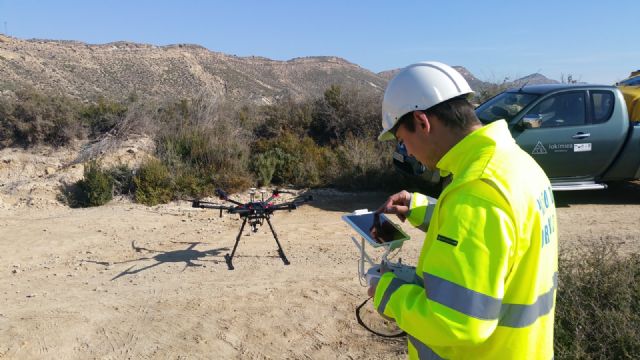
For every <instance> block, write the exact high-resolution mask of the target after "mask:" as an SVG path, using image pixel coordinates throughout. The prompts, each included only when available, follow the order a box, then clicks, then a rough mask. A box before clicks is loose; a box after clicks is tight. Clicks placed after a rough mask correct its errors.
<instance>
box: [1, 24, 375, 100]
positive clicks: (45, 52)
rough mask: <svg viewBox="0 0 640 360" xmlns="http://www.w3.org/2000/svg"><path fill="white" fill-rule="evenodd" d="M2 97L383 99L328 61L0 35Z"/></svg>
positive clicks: (353, 72) (341, 64) (366, 74)
mask: <svg viewBox="0 0 640 360" xmlns="http://www.w3.org/2000/svg"><path fill="white" fill-rule="evenodd" d="M0 74H2V76H1V77H0V89H11V88H15V87H16V86H20V85H25V84H27V85H32V86H34V87H36V88H38V89H41V90H54V91H58V92H61V93H64V94H67V95H70V96H73V97H77V98H82V99H92V98H96V97H100V96H102V97H106V98H116V99H118V98H124V97H127V96H128V95H129V94H131V93H134V92H135V93H136V94H138V95H139V96H149V97H166V96H171V97H190V96H193V95H197V94H199V93H202V92H207V93H210V94H214V95H216V96H220V97H224V98H226V99H230V100H236V101H245V100H248V101H250V102H254V103H271V102H273V101H274V100H276V99H278V98H281V97H285V96H291V97H293V98H294V99H301V98H308V97H312V96H313V97H315V96H319V95H321V94H322V93H323V92H324V91H325V90H326V89H327V88H328V87H329V86H331V85H332V84H339V85H341V86H344V87H357V88H360V89H368V90H371V91H374V92H378V93H382V92H383V91H384V87H385V85H386V83H387V81H386V80H384V79H382V78H380V77H379V76H377V75H376V74H375V73H373V72H371V71H369V70H366V69H363V68H361V67H360V66H358V65H355V64H352V63H350V62H348V61H346V60H344V59H341V58H338V57H331V56H319V57H305V58H296V59H292V60H288V61H276V60H270V59H267V58H263V57H255V56H252V57H238V56H233V55H227V54H223V53H218V52H213V51H209V50H207V49H205V48H203V47H201V46H198V45H190V44H178V45H168V46H154V45H147V44H136V43H130V42H115V43H109V44H103V45H92V44H85V43H82V42H77V41H54V40H36V39H32V40H20V39H16V38H12V37H7V36H3V35H0Z"/></svg>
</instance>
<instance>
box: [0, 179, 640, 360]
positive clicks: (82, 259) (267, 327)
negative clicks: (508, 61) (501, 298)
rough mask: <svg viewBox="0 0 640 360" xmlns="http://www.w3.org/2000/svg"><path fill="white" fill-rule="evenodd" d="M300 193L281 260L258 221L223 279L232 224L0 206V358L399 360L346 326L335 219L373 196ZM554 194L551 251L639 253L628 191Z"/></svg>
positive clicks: (358, 292)
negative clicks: (606, 246)
mask: <svg viewBox="0 0 640 360" xmlns="http://www.w3.org/2000/svg"><path fill="white" fill-rule="evenodd" d="M314 195H315V196H316V198H317V201H315V202H314V204H313V205H311V206H305V207H302V208H300V209H298V210H297V211H295V212H292V213H282V214H278V215H277V216H276V217H275V218H274V221H273V223H274V226H275V228H276V231H277V232H278V234H279V237H280V239H281V242H282V244H283V247H284V249H285V252H286V253H287V255H288V257H289V260H290V261H291V265H289V266H284V265H283V263H282V261H281V260H280V259H279V258H278V257H277V256H276V252H275V249H276V245H275V242H274V241H273V240H272V238H271V237H270V234H269V233H267V231H268V227H266V226H265V227H263V228H261V229H260V231H259V232H258V233H256V234H252V235H251V236H243V237H242V240H241V243H240V246H239V248H238V252H237V256H236V259H235V261H234V263H235V266H236V269H235V270H234V271H229V270H227V267H226V264H225V263H224V259H223V257H222V256H223V255H224V254H225V253H226V252H228V251H229V248H230V247H231V246H232V245H233V241H234V238H235V235H236V233H237V231H238V228H239V225H240V223H239V220H237V219H236V218H233V217H231V216H230V215H225V216H224V217H223V218H218V214H217V213H216V212H212V211H204V210H198V209H192V208H190V207H189V206H188V204H186V203H182V204H172V205H163V206H158V207H154V208H147V207H144V206H141V205H134V204H129V203H127V202H124V201H114V202H112V203H111V204H109V205H107V206H103V207H98V208H89V209H68V208H65V207H59V206H54V207H45V208H41V209H34V208H30V207H23V208H8V209H2V210H0V234H1V237H0V264H2V265H1V271H0V296H2V298H3V301H2V303H3V304H4V306H2V308H1V310H0V358H11V359H13V358H20V359H29V358H51V359H53V358H55V359H61V358H158V357H160V358H380V359H383V358H384V359H388V358H403V357H404V343H403V341H389V340H382V339H380V338H376V337H374V336H372V335H369V334H368V333H366V332H365V331H364V330H363V329H362V328H361V327H360V326H359V325H358V324H357V323H356V321H355V318H354V308H355V307H356V306H357V305H358V304H359V303H360V302H361V301H362V300H364V298H365V297H366V296H365V289H364V288H362V287H360V285H359V284H358V281H357V278H356V258H357V252H356V249H355V247H354V246H353V245H352V243H351V241H350V240H349V236H350V235H351V232H350V231H349V229H348V227H347V226H346V225H345V224H343V222H342V220H341V219H340V216H341V215H342V214H343V213H344V212H347V211H349V210H353V209H355V208H362V207H369V208H372V207H374V206H375V205H377V204H379V203H380V202H381V201H382V200H383V199H384V198H385V194H378V193H367V194H344V193H336V192H333V191H326V190H325V191H317V192H316V193H315V194H314ZM556 198H557V200H556V201H557V203H558V205H559V208H558V214H559V215H558V216H559V231H560V239H561V240H560V241H561V247H562V248H566V247H574V246H584V245H588V244H589V242H591V241H593V239H598V238H601V237H606V238H609V239H611V240H612V241H614V242H617V243H620V246H621V248H623V249H625V251H632V250H636V251H637V250H638V249H639V246H638V245H639V243H640V240H639V239H640V226H639V224H640V184H639V183H627V184H624V185H623V186H619V187H617V188H615V189H613V190H607V191H601V192H588V193H564V194H558V195H556ZM411 233H412V234H413V235H416V236H419V235H420V233H419V232H416V231H413V230H412V231H411ZM420 243H421V241H412V242H410V243H407V245H406V246H405V249H403V252H402V255H403V257H404V260H405V261H407V262H413V261H415V253H416V252H417V251H418V247H419V245H420ZM412 253H413V254H414V255H413V256H412V255H411V254H412Z"/></svg>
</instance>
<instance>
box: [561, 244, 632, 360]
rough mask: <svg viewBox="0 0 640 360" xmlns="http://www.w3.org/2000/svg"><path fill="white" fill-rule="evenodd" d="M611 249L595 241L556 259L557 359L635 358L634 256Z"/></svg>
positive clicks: (610, 246)
mask: <svg viewBox="0 0 640 360" xmlns="http://www.w3.org/2000/svg"><path fill="white" fill-rule="evenodd" d="M616 248H617V245H616V244H614V243H613V242H612V241H610V240H601V241H599V242H597V241H596V242H594V243H593V244H592V245H591V246H590V247H588V248H586V249H581V250H578V251H575V252H572V253H569V254H565V255H562V256H561V257H560V260H559V261H560V262H559V284H558V293H557V299H556V319H555V355H556V357H557V358H558V359H595V358H603V359H604V358H606V359H623V358H628V359H632V358H636V359H637V358H638V357H640V255H639V254H632V255H620V254H619V253H618V252H617V251H616Z"/></svg>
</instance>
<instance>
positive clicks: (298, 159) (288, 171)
mask: <svg viewBox="0 0 640 360" xmlns="http://www.w3.org/2000/svg"><path fill="white" fill-rule="evenodd" d="M253 153H254V159H257V157H258V156H265V157H268V158H271V159H273V160H272V161H273V162H274V163H275V169H274V171H273V176H272V181H273V182H274V183H275V184H291V185H294V186H323V185H324V186H326V185H328V184H329V182H330V180H331V176H330V173H329V170H330V169H331V167H332V164H333V159H334V158H335V157H334V156H333V154H332V153H331V150H330V148H327V147H321V146H319V145H317V144H316V143H315V142H314V141H313V140H312V139H311V138H309V137H308V136H304V137H302V138H298V137H297V136H296V135H294V134H292V133H284V134H283V135H282V136H280V137H278V138H275V139H269V140H267V139H262V140H259V141H257V142H256V143H255V144H254V149H253ZM253 167H254V171H256V172H257V171H258V168H257V167H256V164H254V165H253ZM258 177H260V176H258Z"/></svg>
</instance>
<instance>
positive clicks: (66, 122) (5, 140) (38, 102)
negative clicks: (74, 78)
mask: <svg viewBox="0 0 640 360" xmlns="http://www.w3.org/2000/svg"><path fill="white" fill-rule="evenodd" d="M80 106H81V105H80V103H79V102H78V101H76V100H73V99H71V98H68V97H64V96H59V95H51V94H45V93H40V92H38V91H35V90H33V89H20V90H17V91H16V98H15V99H8V98H1V99H0V134H2V135H3V136H2V138H1V139H2V140H1V141H2V143H0V145H1V146H15V145H18V146H23V147H25V148H28V147H31V146H34V145H37V144H49V145H54V146H63V145H66V144H68V143H69V142H70V141H71V140H73V139H75V138H81V137H83V134H84V129H83V126H82V121H81V120H80V115H79V114H80V111H79V109H80Z"/></svg>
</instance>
